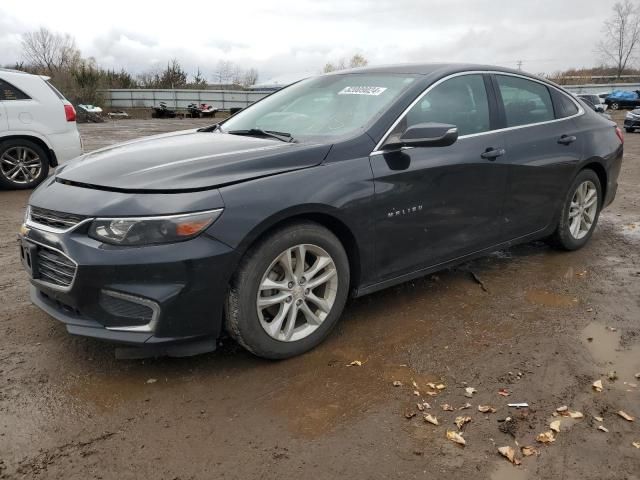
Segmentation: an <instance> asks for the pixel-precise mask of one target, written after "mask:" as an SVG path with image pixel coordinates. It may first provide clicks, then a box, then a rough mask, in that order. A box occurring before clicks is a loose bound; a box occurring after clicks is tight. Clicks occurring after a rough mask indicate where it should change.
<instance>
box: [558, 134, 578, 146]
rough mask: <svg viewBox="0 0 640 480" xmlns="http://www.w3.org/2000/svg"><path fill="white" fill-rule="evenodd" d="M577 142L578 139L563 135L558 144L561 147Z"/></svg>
mask: <svg viewBox="0 0 640 480" xmlns="http://www.w3.org/2000/svg"><path fill="white" fill-rule="evenodd" d="M576 140H577V138H576V137H575V136H573V135H562V136H561V137H560V138H559V139H558V143H559V144H560V145H570V144H572V143H573V142H575V141H576Z"/></svg>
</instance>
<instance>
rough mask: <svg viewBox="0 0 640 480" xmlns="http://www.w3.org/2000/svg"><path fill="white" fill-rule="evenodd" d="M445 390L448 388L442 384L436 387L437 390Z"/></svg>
mask: <svg viewBox="0 0 640 480" xmlns="http://www.w3.org/2000/svg"><path fill="white" fill-rule="evenodd" d="M445 388H447V386H446V385H444V384H442V383H439V384H438V385H436V390H444V389H445Z"/></svg>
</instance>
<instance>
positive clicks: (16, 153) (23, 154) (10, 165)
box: [0, 146, 42, 185]
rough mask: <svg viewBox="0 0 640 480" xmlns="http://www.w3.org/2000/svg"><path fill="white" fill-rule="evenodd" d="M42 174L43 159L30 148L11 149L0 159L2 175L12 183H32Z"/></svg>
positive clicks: (16, 147) (18, 147) (17, 147)
mask: <svg viewBox="0 0 640 480" xmlns="http://www.w3.org/2000/svg"><path fill="white" fill-rule="evenodd" d="M41 172H42V159H41V158H40V155H38V154H37V153H36V152H35V151H33V150H32V149H31V148H29V147H23V146H15V147H11V148H9V149H8V150H6V151H5V152H4V153H3V154H2V156H1V157H0V173H1V174H2V176H3V177H5V178H6V179H7V180H9V181H10V182H12V183H15V184H19V185H25V184H28V183H32V182H34V181H35V180H36V179H37V178H38V177H39V176H40V173H41Z"/></svg>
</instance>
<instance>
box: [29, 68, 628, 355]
mask: <svg viewBox="0 0 640 480" xmlns="http://www.w3.org/2000/svg"><path fill="white" fill-rule="evenodd" d="M622 152H623V137H622V134H621V132H620V130H619V129H618V128H617V127H616V125H615V124H614V123H613V122H611V121H609V120H607V119H605V118H603V117H602V116H601V115H598V114H597V113H596V112H594V111H592V110H591V109H585V108H583V106H582V104H581V103H580V102H578V101H577V100H576V99H574V98H573V97H572V96H571V95H570V94H568V93H567V92H566V91H564V90H563V89H562V88H560V87H558V86H557V85H554V84H552V83H549V82H547V81H545V80H543V79H540V78H536V77H533V76H529V75H525V74H523V73H522V72H516V71H511V70H506V69H502V68H497V67H488V66H478V65H451V64H429V65H409V66H407V65H404V66H390V67H379V68H364V69H357V70H350V71H342V72H338V73H333V74H329V75H323V76H318V77H313V78H309V79H306V80H303V81H300V82H298V83H296V84H294V85H292V86H289V87H287V88H285V89H283V90H280V91H278V92H276V93H273V94H272V95H270V96H268V97H266V98H264V99H263V100H261V101H259V102H257V103H255V104H254V105H252V106H250V107H249V108H247V109H245V110H243V111H241V112H240V113H238V114H236V115H234V116H232V117H230V118H229V119H227V120H225V121H223V122H221V123H220V124H218V125H214V126H211V127H208V128H203V129H200V130H188V131H181V132H175V133H171V134H167V135H160V136H155V137H149V138H143V139H139V140H135V141H132V142H128V143H124V144H120V145H116V146H112V147H109V148H105V149H102V150H98V151H94V152H92V153H88V154H85V155H83V156H81V157H79V158H77V159H75V160H73V161H71V162H70V163H68V164H66V165H64V166H62V167H60V168H59V169H58V170H57V171H56V173H55V175H54V176H52V177H51V178H49V179H48V180H46V181H45V182H44V183H43V184H42V185H41V186H40V187H39V188H38V189H37V190H36V191H35V192H34V193H33V194H32V196H31V198H30V200H29V206H28V208H27V212H26V218H25V222H24V225H23V226H22V229H21V234H20V255H21V257H22V261H23V264H24V266H25V268H26V270H27V271H28V273H29V275H30V277H31V298H32V301H33V303H35V304H36V305H37V306H39V307H40V308H41V309H43V310H44V311H45V312H47V313H49V314H50V315H51V316H52V317H54V318H56V319H58V320H60V321H61V322H63V323H64V324H65V325H66V328H67V330H68V331H69V333H71V334H75V335H83V336H87V337H94V338H98V339H103V340H108V341H112V342H117V343H121V344H128V345H129V346H134V347H145V350H148V351H150V352H155V354H159V355H160V354H167V355H176V356H177V355H191V354H195V353H199V352H204V351H209V350H212V349H214V348H215V345H216V339H217V338H218V337H219V336H220V335H221V334H222V333H223V332H224V331H226V332H227V333H228V334H230V335H231V336H232V337H233V338H235V339H236V340H237V341H238V342H239V343H240V344H241V345H243V346H244V347H246V348H247V349H248V350H250V351H251V352H253V353H254V354H256V355H259V356H261V357H266V358H271V359H281V358H286V357H291V356H294V355H298V354H301V353H303V352H305V351H307V350H309V349H311V348H313V347H315V346H316V345H318V344H319V343H320V342H321V341H322V340H323V339H324V338H326V337H327V335H329V333H330V331H331V329H332V328H333V327H334V326H335V325H336V323H337V322H338V320H339V318H340V316H341V314H342V311H343V309H344V306H345V302H346V301H347V299H348V297H349V296H356V297H357V296H361V295H365V294H369V293H372V292H375V291H377V290H380V289H383V288H386V287H389V286H392V285H396V284H399V283H401V282H405V281H407V280H410V279H413V278H416V277H420V276H423V275H425V274H428V273H430V272H434V271H436V270H440V269H443V268H445V267H448V266H451V265H455V264H458V263H460V262H464V261H467V260H469V259H472V258H474V257H477V256H480V255H483V254H486V253H488V252H491V251H494V250H496V249H501V248H505V247H508V246H510V245H514V244H517V243H522V242H528V241H531V240H535V239H550V240H551V241H552V242H553V243H554V244H555V245H557V246H558V247H560V248H562V249H565V250H575V249H578V248H580V247H582V246H584V245H585V244H586V243H587V242H588V241H589V238H590V237H591V235H592V233H593V231H594V228H595V226H596V223H597V221H598V215H599V213H600V210H601V209H602V208H604V207H606V206H607V205H608V204H610V203H611V202H612V200H613V199H614V197H615V194H616V189H617V178H618V173H619V171H620V165H621V161H622ZM389 321H390V322H393V312H389Z"/></svg>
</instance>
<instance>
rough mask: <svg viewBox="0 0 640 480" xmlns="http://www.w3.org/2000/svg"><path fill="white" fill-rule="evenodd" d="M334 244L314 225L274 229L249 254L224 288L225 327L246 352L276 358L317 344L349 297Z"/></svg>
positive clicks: (343, 261) (344, 263) (340, 252)
mask: <svg viewBox="0 0 640 480" xmlns="http://www.w3.org/2000/svg"><path fill="white" fill-rule="evenodd" d="M349 275H350V272H349V261H348V258H347V254H346V253H345V251H344V248H343V247H342V244H341V243H340V240H338V238H337V237H336V236H335V235H334V234H333V233H331V232H330V231H329V230H327V229H326V228H324V227H322V226H320V225H318V224H315V223H311V222H309V223H307V222H304V223H296V224H293V225H290V226H288V227H285V228H282V229H279V230H277V231H275V232H273V233H271V234H270V235H268V236H267V237H266V238H264V239H262V241H260V243H259V244H258V245H256V246H255V247H254V248H252V249H251V251H250V252H249V253H248V254H247V256H246V257H245V258H244V259H243V261H242V262H241V265H240V267H239V269H238V271H237V273H236V274H235V276H234V278H233V280H232V282H231V285H230V289H229V294H228V296H227V303H226V328H227V331H228V332H229V334H230V335H231V336H232V337H233V338H234V339H235V340H236V341H237V342H238V343H240V344H241V345H242V346H244V347H245V348H246V349H247V350H249V351H250V352H252V353H254V354H255V355H258V356H260V357H264V358H270V359H282V358H289V357H293V356H295V355H299V354H301V353H304V352H306V351H308V350H310V349H312V348H313V347H315V346H316V345H318V344H319V343H320V342H321V341H322V340H324V338H325V337H326V336H327V335H328V334H329V332H330V331H331V329H332V328H333V327H334V326H335V324H336V323H337V321H338V319H339V318H340V315H341V314H342V310H343V309H344V305H345V303H346V300H347V295H348V292H349Z"/></svg>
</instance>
